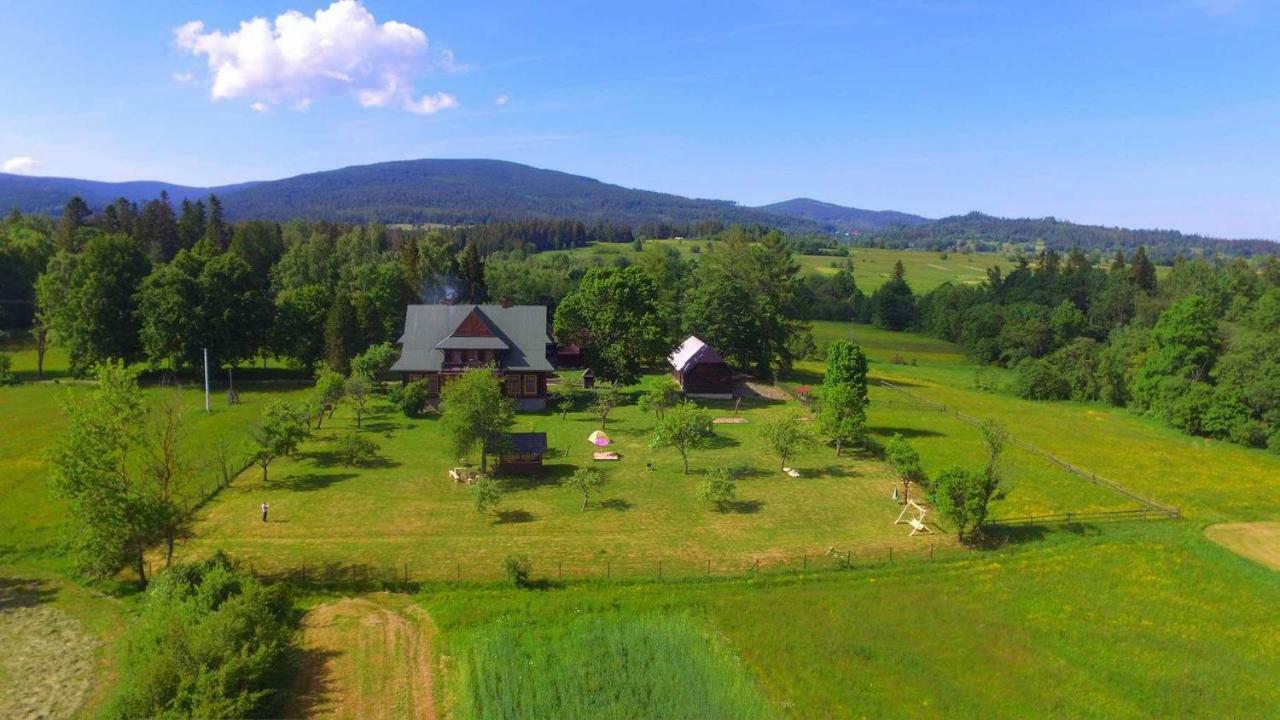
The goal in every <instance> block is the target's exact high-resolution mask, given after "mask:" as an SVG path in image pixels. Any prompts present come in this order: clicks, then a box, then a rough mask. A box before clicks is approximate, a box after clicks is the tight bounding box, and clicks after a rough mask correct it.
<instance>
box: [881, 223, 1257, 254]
mask: <svg viewBox="0 0 1280 720" xmlns="http://www.w3.org/2000/svg"><path fill="white" fill-rule="evenodd" d="M855 244H862V245H869V246H878V247H896V248H907V247H910V248H918V249H922V250H945V249H948V248H953V247H963V246H969V247H971V248H972V249H973V250H995V251H1001V250H1003V249H1004V247H1005V246H1006V245H1015V246H1020V247H1021V248H1023V249H1024V250H1025V251H1027V252H1036V251H1038V250H1040V249H1041V248H1052V249H1054V250H1057V251H1059V252H1065V251H1066V250H1070V249H1071V248H1079V249H1081V250H1084V251H1086V252H1087V251H1100V252H1111V251H1114V250H1124V251H1126V252H1132V251H1134V250H1136V249H1137V248H1138V247H1139V246H1141V247H1143V248H1144V249H1145V252H1146V253H1147V254H1148V255H1149V256H1150V257H1151V259H1152V260H1153V261H1155V262H1157V263H1161V264H1168V263H1171V262H1173V260H1174V259H1175V258H1177V257H1178V256H1179V255H1184V256H1185V255H1189V254H1193V253H1194V254H1198V255H1202V256H1205V257H1217V256H1219V255H1226V256H1235V257H1250V256H1253V255H1280V244H1278V243H1274V242H1271V241H1269V240H1220V239H1217V238H1209V237H1204V236H1201V235H1188V234H1184V233H1181V232H1178V231H1177V230H1131V229H1128V228H1120V227H1104V226H1101V225H1081V224H1078V223H1073V222H1067V221H1065V220H1058V219H1056V218H1052V217H1047V218H1001V217H993V216H991V215H984V214H983V213H979V212H971V213H969V214H967V215H957V216H954V217H946V218H942V219H940V220H934V221H932V222H929V223H926V224H922V225H913V226H905V225H900V226H897V227H893V228H889V229H886V230H884V231H881V232H878V233H875V234H872V235H866V236H863V237H861V238H858V239H857V240H856V241H855Z"/></svg>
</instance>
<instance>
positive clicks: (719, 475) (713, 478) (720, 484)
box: [698, 468, 737, 512]
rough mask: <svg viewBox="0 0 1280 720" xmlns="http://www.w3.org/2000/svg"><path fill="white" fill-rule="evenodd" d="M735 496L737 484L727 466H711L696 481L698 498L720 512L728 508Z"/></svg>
mask: <svg viewBox="0 0 1280 720" xmlns="http://www.w3.org/2000/svg"><path fill="white" fill-rule="evenodd" d="M735 497H737V486H736V484H735V483H734V482H733V475H732V474H731V473H730V472H729V469H728V468H713V469H711V470H708V471H707V474H706V475H705V476H703V478H702V481H701V482H699V483H698V499H699V500H702V501H703V502H708V503H711V504H712V505H715V506H716V509H717V510H719V511H720V512H724V511H725V510H728V509H729V507H730V506H731V505H733V501H734V498H735Z"/></svg>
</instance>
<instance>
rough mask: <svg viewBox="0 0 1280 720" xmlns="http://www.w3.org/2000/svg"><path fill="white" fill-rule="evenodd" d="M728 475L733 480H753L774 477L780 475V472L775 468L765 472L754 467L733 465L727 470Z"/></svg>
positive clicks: (760, 468) (763, 469)
mask: <svg viewBox="0 0 1280 720" xmlns="http://www.w3.org/2000/svg"><path fill="white" fill-rule="evenodd" d="M729 474H730V475H732V476H733V478H734V479H735V480H754V479H757V478H768V477H776V476H778V475H779V474H781V471H780V470H778V469H777V467H776V466H774V467H771V468H769V469H767V470H766V469H765V468H762V467H757V466H755V465H734V466H732V467H730V468H729Z"/></svg>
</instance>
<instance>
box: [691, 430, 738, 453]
mask: <svg viewBox="0 0 1280 720" xmlns="http://www.w3.org/2000/svg"><path fill="white" fill-rule="evenodd" d="M741 444H742V441H741V440H739V439H737V438H732V437H729V436H728V435H722V434H720V433H715V434H713V435H711V436H709V437H708V438H707V439H706V444H705V446H704V447H705V448H706V449H708V450H724V449H725V448H733V447H738V446H739V445H741ZM695 452H696V451H695Z"/></svg>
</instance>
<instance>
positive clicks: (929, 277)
mask: <svg viewBox="0 0 1280 720" xmlns="http://www.w3.org/2000/svg"><path fill="white" fill-rule="evenodd" d="M706 242H707V241H704V240H646V241H645V242H644V244H645V246H653V247H659V246H661V247H672V248H675V249H676V250H678V251H680V253H681V254H683V255H685V256H687V257H692V258H696V257H698V256H697V255H695V254H694V252H693V249H694V248H695V247H697V248H698V250H699V252H706ZM712 245H713V246H714V242H713V243H712ZM549 252H553V253H570V254H572V255H574V256H575V257H579V258H583V257H585V258H587V261H588V262H599V263H601V264H606V265H607V264H609V263H612V262H613V261H614V258H626V259H627V260H635V255H636V251H635V249H634V248H632V246H631V245H630V244H626V243H619V244H613V243H596V244H593V245H589V246H587V247H586V248H577V249H574V250H552V251H549ZM848 259H849V260H852V261H853V277H854V280H855V281H856V282H857V283H858V287H860V288H862V291H863V292H866V293H870V292H871V291H872V290H875V289H876V288H878V287H880V285H882V284H883V283H884V281H885V280H887V279H888V278H889V276H890V275H891V274H892V273H893V266H894V263H897V262H899V261H901V262H902V265H903V267H904V268H906V271H907V280H908V281H909V282H910V283H911V287H912V288H914V289H915V291H916V292H918V293H919V292H924V291H927V290H932V289H933V288H935V287H937V286H939V285H941V284H942V283H944V282H951V283H957V284H966V283H977V282H981V281H982V280H984V279H986V277H987V274H986V271H987V268H988V267H991V266H992V265H999V266H1001V267H1003V268H1004V269H1005V270H1006V271H1007V270H1008V269H1009V265H1010V263H1009V261H1007V260H1005V259H1004V256H1002V255H1000V254H998V253H972V254H969V255H963V254H961V253H954V252H953V253H948V254H947V257H946V259H943V258H942V254H941V253H937V252H928V251H922V250H881V249H879V248H850V249H849V258H848ZM795 260H796V262H797V263H799V265H800V268H801V270H803V271H804V272H808V273H814V274H819V275H833V274H835V272H836V271H837V270H838V269H839V267H840V266H842V265H843V264H844V261H845V258H843V257H835V256H819V255H796V256H795Z"/></svg>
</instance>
